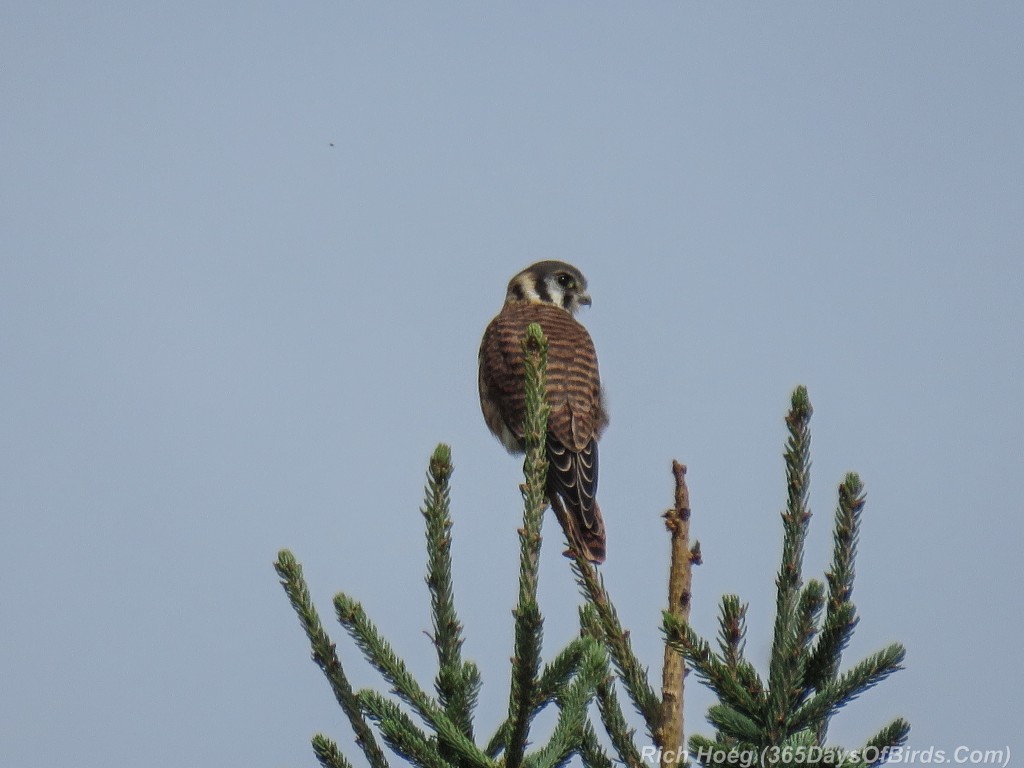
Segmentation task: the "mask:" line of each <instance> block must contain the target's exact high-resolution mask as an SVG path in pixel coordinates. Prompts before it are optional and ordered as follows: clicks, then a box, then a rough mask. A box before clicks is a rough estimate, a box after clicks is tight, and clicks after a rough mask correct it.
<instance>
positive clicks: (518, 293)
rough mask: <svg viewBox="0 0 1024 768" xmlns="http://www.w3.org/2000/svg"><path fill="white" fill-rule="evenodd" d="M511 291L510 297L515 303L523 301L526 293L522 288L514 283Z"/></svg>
mask: <svg viewBox="0 0 1024 768" xmlns="http://www.w3.org/2000/svg"><path fill="white" fill-rule="evenodd" d="M511 291H512V296H513V297H515V299H516V301H524V300H525V299H526V293H525V292H524V291H523V286H522V285H520V284H519V283H514V284H513V285H512V288H511Z"/></svg>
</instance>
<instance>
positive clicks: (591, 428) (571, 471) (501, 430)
mask: <svg viewBox="0 0 1024 768" xmlns="http://www.w3.org/2000/svg"><path fill="white" fill-rule="evenodd" d="M581 306H590V295H589V294H588V293H587V280H586V278H585V277H583V273H582V272H580V271H579V270H578V269H576V267H574V266H572V265H571V264H566V263H565V262H562V261H540V262H537V263H536V264H533V265H532V266H529V267H527V268H526V269H524V270H523V271H522V272H520V273H519V274H518V275H516V276H515V277H513V278H512V279H511V280H510V281H509V284H508V291H507V292H506V294H505V305H504V306H503V307H502V308H501V312H499V313H498V315H497V317H495V318H494V319H493V320H492V321H491V322H490V324H489V325H488V326H487V330H486V331H484V338H483V341H482V342H481V343H480V407H481V409H482V410H483V412H484V420H485V421H486V422H487V426H488V427H489V428H490V430H491V432H493V433H494V435H495V437H497V438H498V439H499V440H500V441H501V443H502V445H504V446H505V448H507V449H508V451H509V453H514V454H515V453H523V452H524V451H525V450H526V446H525V442H524V439H523V434H524V427H523V422H524V420H525V418H526V393H525V391H524V390H525V385H524V376H525V372H524V368H523V351H522V346H521V344H522V340H523V338H524V337H525V335H526V329H527V327H528V326H529V325H530V323H537V324H539V325H540V327H541V328H542V329H543V331H544V335H545V336H546V337H547V339H548V367H547V390H546V395H547V403H548V405H549V406H551V413H550V415H549V416H548V434H547V458H548V478H547V497H548V501H549V502H550V503H551V507H552V509H553V510H554V511H555V515H556V516H557V517H558V520H559V522H560V523H561V524H562V528H563V529H564V530H565V535H566V538H567V539H568V540H569V545H570V546H571V547H574V548H576V549H577V550H578V551H579V553H580V554H582V555H583V556H584V557H586V558H587V559H588V560H590V561H591V562H594V563H603V562H604V558H605V535H604V520H602V519H601V508H600V507H599V506H598V504H597V498H596V496H597V441H598V438H600V436H601V432H602V431H603V430H604V428H605V426H607V424H608V414H607V413H606V412H605V407H604V395H603V392H602V389H601V377H600V375H599V374H598V370H597V353H596V352H595V351H594V342H593V341H592V340H591V338H590V334H589V333H587V329H586V328H584V327H583V326H582V325H580V323H578V322H577V321H576V319H575V318H574V317H573V315H574V314H576V312H577V310H579V308H580V307H581Z"/></svg>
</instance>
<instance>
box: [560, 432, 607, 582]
mask: <svg viewBox="0 0 1024 768" xmlns="http://www.w3.org/2000/svg"><path fill="white" fill-rule="evenodd" d="M546 453H547V459H548V479H547V495H548V499H549V500H550V501H551V506H552V509H554V510H555V515H556V516H557V517H558V519H559V522H560V523H561V524H562V528H563V529H564V530H565V535H566V537H567V538H568V539H569V543H570V545H572V546H575V547H576V548H577V549H579V550H580V554H582V555H584V556H585V557H586V558H587V559H588V560H590V561H591V562H595V563H602V562H604V556H605V536H604V520H603V519H602V518H601V508H600V507H599V506H598V504H597V441H596V440H591V441H590V442H589V443H587V445H586V447H585V448H584V449H583V450H582V451H573V450H571V449H569V448H567V447H566V446H565V445H563V444H562V442H561V441H560V440H558V439H557V438H555V437H554V436H553V435H550V434H549V435H548V440H547V451H546ZM556 500H557V503H556ZM560 512H561V514H559V513H560Z"/></svg>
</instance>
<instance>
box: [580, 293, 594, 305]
mask: <svg viewBox="0 0 1024 768" xmlns="http://www.w3.org/2000/svg"><path fill="white" fill-rule="evenodd" d="M576 303H577V304H579V305H580V306H581V307H589V306H590V305H591V304H592V303H593V302H591V301H590V294H589V293H581V294H580V295H579V296H577V297H576Z"/></svg>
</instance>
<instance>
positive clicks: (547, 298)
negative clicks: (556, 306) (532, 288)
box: [537, 280, 553, 304]
mask: <svg viewBox="0 0 1024 768" xmlns="http://www.w3.org/2000/svg"><path fill="white" fill-rule="evenodd" d="M537 296H538V297H539V298H540V300H541V301H543V302H544V303H545V304H551V303H553V302H552V301H551V292H550V291H548V284H547V282H545V281H544V280H538V281H537Z"/></svg>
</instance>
